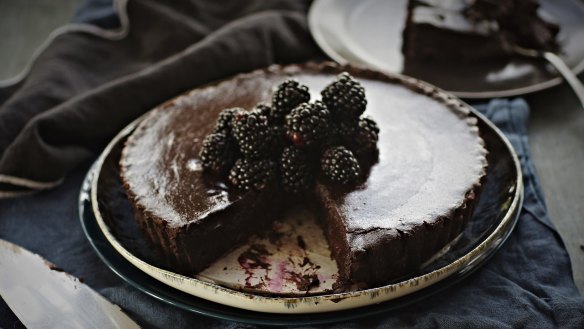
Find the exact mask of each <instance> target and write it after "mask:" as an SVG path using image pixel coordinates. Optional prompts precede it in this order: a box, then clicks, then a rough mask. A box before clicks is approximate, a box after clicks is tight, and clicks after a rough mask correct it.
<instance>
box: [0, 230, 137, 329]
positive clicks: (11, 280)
mask: <svg viewBox="0 0 584 329" xmlns="http://www.w3.org/2000/svg"><path fill="white" fill-rule="evenodd" d="M0 296H2V298H3V299H4V301H5V302H6V303H7V304H8V306H9V307H10V308H11V309H12V311H13V312H14V314H16V316H17V317H18V318H19V319H20V321H22V323H23V324H24V325H25V326H26V327H27V328H140V326H138V325H137V324H136V323H135V322H134V321H132V320H131V319H130V318H129V317H128V316H127V315H126V314H124V313H123V312H122V310H121V309H120V307H119V306H117V305H114V304H112V303H110V302H109V301H108V300H107V299H105V298H104V297H102V296H101V295H99V294H98V293H97V292H95V291H93V290H92V289H91V288H89V287H88V286H86V285H85V284H83V283H82V282H81V281H79V279H78V278H75V277H74V276H72V275H70V274H67V273H65V272H63V271H62V270H61V269H59V268H57V267H56V266H55V265H53V264H52V263H50V262H48V261H47V260H45V259H43V258H42V257H41V256H39V255H36V254H33V253H31V252H30V251H28V250H26V249H24V248H23V247H20V246H17V245H15V244H13V243H10V242H8V241H5V240H2V239H0Z"/></svg>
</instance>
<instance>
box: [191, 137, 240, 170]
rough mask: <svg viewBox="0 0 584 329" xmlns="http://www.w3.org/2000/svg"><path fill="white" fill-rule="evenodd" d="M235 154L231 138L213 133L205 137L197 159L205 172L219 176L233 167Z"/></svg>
mask: <svg viewBox="0 0 584 329" xmlns="http://www.w3.org/2000/svg"><path fill="white" fill-rule="evenodd" d="M236 154H237V152H236V150H235V146H234V145H233V141H232V140H231V138H229V137H228V136H227V135H225V134H222V133H215V134H209V135H207V136H206V137H205V139H204V140H203V147H202V148H201V151H200V153H199V157H200V159H201V161H202V162H203V168H204V169H205V170H208V171H210V172H212V173H215V174H220V173H223V172H225V171H227V170H228V169H229V168H230V167H231V166H232V165H233V162H234V161H235V157H236Z"/></svg>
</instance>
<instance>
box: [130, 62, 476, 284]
mask: <svg viewBox="0 0 584 329" xmlns="http://www.w3.org/2000/svg"><path fill="white" fill-rule="evenodd" d="M343 71H348V72H349V73H350V74H351V75H353V76H354V77H355V78H357V79H358V80H359V81H360V82H361V84H362V85H363V86H364V88H365V91H366V97H367V99H368V107H367V110H366V112H365V114H366V115H369V116H371V117H373V119H375V120H376V121H377V122H378V124H379V126H380V129H381V132H380V135H379V142H378V148H379V156H378V159H377V161H376V162H375V163H374V164H373V165H372V166H371V168H370V170H369V174H368V177H367V178H366V180H365V181H364V182H363V183H362V184H360V185H359V186H357V187H356V188H354V189H351V190H346V189H340V188H337V187H334V186H329V185H317V186H316V187H315V189H314V191H312V192H311V193H310V195H307V196H306V198H304V200H305V201H304V202H305V203H306V206H308V207H310V209H312V211H314V212H316V213H317V214H318V215H319V218H320V220H321V223H322V226H323V228H324V229H325V235H326V238H327V240H328V242H329V245H330V246H331V256H332V257H333V258H334V259H335V260H336V261H337V263H338V267H339V285H338V286H339V288H340V289H348V288H349V287H355V286H357V287H370V286H376V285H381V284H383V283H387V282H390V281H391V280H395V279H397V278H399V277H401V276H404V275H407V274H410V273H412V272H415V271H416V270H417V269H418V268H419V267H420V266H421V264H423V263H424V262H425V261H427V260H428V259H430V258H431V257H432V256H433V255H434V254H435V253H436V252H438V251H439V250H441V249H442V248H443V247H444V246H445V245H447V244H448V243H449V242H450V241H452V240H453V239H455V238H456V237H457V236H458V235H459V233H460V232H461V230H462V228H463V227H464V225H465V222H466V221H467V220H468V219H469V217H470V216H471V214H472V211H473V208H474V205H475V203H476V201H477V199H478V197H479V193H480V190H481V182H482V180H483V178H484V176H485V170H486V163H487V162H486V150H485V148H484V143H483V141H482V139H481V138H480V136H479V131H478V128H477V126H476V119H474V118H472V117H470V116H469V110H468V109H467V108H466V107H463V106H461V105H460V104H461V103H460V102H459V101H458V100H456V101H454V100H453V99H452V98H450V96H448V95H447V94H445V93H444V92H442V91H440V90H438V89H436V88H435V87H433V86H430V85H427V84H425V83H423V82H420V81H418V80H415V79H411V78H406V77H402V76H393V75H392V76H389V75H385V74H382V73H379V72H375V71H371V70H366V69H358V68H353V67H347V66H338V65H334V64H331V63H323V64H315V63H309V64H304V65H289V66H271V67H269V68H267V69H263V70H258V71H254V72H251V73H248V74H241V75H237V76H235V77H233V78H231V79H228V80H224V81H221V82H218V83H216V84H212V85H209V86H206V87H203V88H199V89H195V90H193V91H191V92H189V93H187V94H185V95H182V96H180V97H178V98H175V99H173V100H171V101H169V102H167V103H165V104H163V105H161V106H159V107H158V108H156V109H154V110H153V111H152V112H151V113H150V114H149V115H147V116H146V117H145V118H144V120H143V121H142V122H141V123H140V125H139V126H138V127H137V129H136V130H135V131H134V133H133V134H132V135H131V136H130V137H129V139H128V141H127V142H126V145H125V147H124V149H123V151H122V157H121V160H120V166H121V176H122V180H123V182H124V186H125V188H126V190H127V192H128V196H129V198H130V201H131V202H132V204H133V206H134V209H135V216H136V219H137V221H138V223H139V224H140V226H141V228H142V230H143V231H144V233H145V235H146V236H147V237H148V239H149V240H150V241H151V242H152V243H153V245H155V246H156V247H157V249H159V250H160V251H161V252H162V253H163V254H164V255H165V257H166V258H167V259H168V262H169V266H172V268H173V269H176V270H177V271H178V272H181V273H183V274H186V275H193V274H195V273H197V272H199V271H201V270H202V269H204V268H205V267H206V266H208V265H209V264H210V263H211V262H212V261H214V260H216V259H217V258H219V257H220V256H221V255H223V254H224V253H226V252H227V251H229V250H231V249H232V248H234V247H235V246H237V245H238V244H240V243H242V242H243V241H244V240H245V239H247V238H248V237H249V236H250V235H251V234H253V233H256V232H260V231H261V230H264V229H266V228H267V227H268V226H269V224H270V223H271V222H272V220H273V219H275V217H276V216H277V215H278V214H280V213H281V212H283V211H285V210H286V209H287V208H288V207H290V206H291V205H292V203H293V202H291V201H290V200H294V199H292V198H289V197H288V196H287V195H285V194H283V192H281V191H280V190H278V189H275V188H274V189H269V190H264V191H262V192H255V191H252V192H241V191H238V190H235V189H233V188H230V187H228V186H227V185H225V184H224V183H222V182H220V181H218V180H216V179H214V178H212V177H209V176H208V175H206V174H205V173H203V171H202V167H201V164H200V161H199V159H198V154H199V149H200V147H201V143H202V140H203V138H204V137H205V136H206V135H207V134H208V133H210V132H211V131H212V129H213V126H214V124H215V121H216V118H217V116H218V114H219V112H220V111H221V110H223V109H224V108H228V107H235V106H238V107H243V108H246V109H251V108H252V107H253V106H254V105H255V104H257V103H258V102H262V101H264V102H269V100H270V99H271V95H272V93H273V88H274V86H276V85H278V84H279V83H280V82H282V81H283V80H285V79H287V78H289V77H293V78H296V79H298V80H299V81H300V82H301V83H303V84H305V85H307V86H308V87H309V88H310V90H311V93H312V99H313V100H314V99H318V98H319V92H320V90H322V89H323V88H324V86H325V85H327V84H328V83H330V82H331V81H333V79H334V78H335V76H336V75H337V74H338V73H340V72H343Z"/></svg>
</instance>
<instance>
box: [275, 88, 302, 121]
mask: <svg viewBox="0 0 584 329" xmlns="http://www.w3.org/2000/svg"><path fill="white" fill-rule="evenodd" d="M308 101H310V92H309V91H308V87H306V86H305V85H302V84H300V83H298V81H296V80H293V79H288V80H286V81H284V82H282V83H281V84H280V85H278V87H277V89H276V91H275V92H274V95H273V96H272V115H271V117H272V118H273V119H274V122H276V123H282V122H284V120H285V119H286V115H288V113H290V111H292V110H293V109H294V108H296V107H297V106H298V105H300V104H302V103H306V102H308Z"/></svg>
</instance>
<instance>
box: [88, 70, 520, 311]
mask: <svg viewBox="0 0 584 329" xmlns="http://www.w3.org/2000/svg"><path fill="white" fill-rule="evenodd" d="M387 75H388V76H390V77H395V78H397V80H399V81H400V83H397V82H396V84H400V85H402V86H405V83H406V82H408V83H419V84H421V85H422V86H424V87H426V88H430V89H431V90H434V91H436V92H437V93H439V94H443V96H444V97H447V98H448V99H449V100H450V101H453V102H456V103H457V104H460V105H461V106H463V107H464V108H465V109H468V110H469V111H470V112H471V113H472V115H474V116H475V117H477V119H478V120H481V121H482V122H483V123H484V124H486V125H487V126H489V128H490V129H491V130H493V132H494V133H495V134H496V136H497V137H498V138H499V139H500V140H501V141H502V142H503V144H504V145H505V146H506V148H507V151H508V152H509V154H510V156H511V158H512V160H513V161H512V162H513V164H514V166H515V175H516V177H517V180H516V188H515V191H514V193H513V200H512V202H511V205H510V207H509V209H508V210H507V213H506V214H505V216H504V218H503V219H501V221H500V222H499V224H498V225H497V227H496V228H495V229H494V231H493V232H492V233H491V234H489V236H487V237H486V238H485V239H484V240H483V241H482V242H481V243H480V244H479V245H477V246H476V247H475V248H473V249H472V250H470V251H469V252H467V253H466V254H465V255H462V256H460V257H459V258H458V259H457V260H455V261H453V262H451V263H449V264H448V265H446V266H443V267H441V268H439V269H436V270H434V271H432V272H429V273H426V274H424V275H421V276H417V277H414V278H410V279H408V280H405V281H401V282H398V283H394V284H390V285H385V286H381V287H375V288H370V289H365V290H359V291H354V292H344V293H337V294H323V295H317V296H306V297H274V296H261V295H256V294H252V293H248V292H241V291H237V290H234V289H230V288H227V287H223V286H219V285H216V284H213V283H210V282H205V281H201V280H198V279H196V278H191V277H186V276H183V275H180V274H177V273H174V272H171V271H167V270H164V269H161V268H158V267H156V266H153V265H150V264H148V263H147V262H145V261H143V260H141V259H139V258H138V257H136V256H134V255H133V254H131V253H130V252H129V251H128V250H126V249H125V248H124V247H123V246H122V245H121V243H120V242H119V241H117V239H116V238H115V237H114V236H113V234H112V233H111V232H110V231H109V228H108V226H107V224H106V223H105V221H104V220H103V218H102V217H101V214H100V211H99V209H98V204H99V202H98V199H97V182H98V179H99V174H96V175H94V176H93V179H92V180H91V189H90V200H91V201H92V202H91V203H92V210H93V214H94V216H95V217H96V220H97V222H98V225H99V227H100V228H101V230H102V232H103V234H104V235H105V237H106V239H107V240H108V241H109V243H110V244H111V245H112V246H113V247H114V248H115V249H116V250H117V251H118V252H119V253H120V254H121V255H122V256H123V257H124V258H126V259H127V260H128V261H129V262H130V263H132V264H133V265H134V266H136V267H138V268H140V270H142V271H143V272H145V273H146V274H148V275H150V276H152V277H154V278H155V279H157V280H160V278H157V277H156V275H158V276H160V277H162V278H166V279H169V280H170V283H169V282H168V280H167V281H162V280H161V281H162V282H163V283H164V284H167V285H169V286H170V287H173V288H176V289H179V290H181V289H180V288H179V287H178V286H177V285H180V284H182V283H183V282H186V283H187V284H189V283H190V284H192V285H195V286H196V285H200V287H199V289H207V291H205V290H203V293H202V295H203V296H204V297H203V296H201V295H194V296H196V297H199V298H205V299H207V300H210V301H213V302H217V303H220V304H223V305H228V306H231V307H238V308H243V309H247V310H250V311H259V312H268V313H287V314H290V313H317V312H331V311H338V310H346V309H352V308H357V307H363V306H368V305H370V304H373V303H379V302H384V301H389V300H392V299H395V298H400V297H403V296H405V295H409V294H412V293H415V292H417V291H419V290H422V289H425V288H427V287H429V286H431V285H433V284H436V283H438V282H440V281H442V280H445V279H447V278H448V277H449V276H451V275H453V274H455V273H456V272H457V271H461V270H463V269H464V265H465V263H469V262H470V261H471V260H474V259H476V258H477V257H478V256H479V255H480V254H481V252H482V251H483V250H484V249H486V248H489V247H492V246H493V244H494V243H495V242H496V240H497V238H500V237H501V236H502V235H503V234H504V233H505V229H508V228H509V226H510V224H511V228H510V230H512V229H513V227H514V221H513V218H511V217H513V214H514V213H517V214H515V217H517V216H518V211H517V209H519V210H520V206H521V203H522V197H521V196H522V193H523V179H522V171H521V166H520V162H519V158H518V156H517V154H516V152H515V150H514V148H513V146H512V145H511V143H510V142H509V140H508V139H507V138H506V136H504V135H503V133H502V132H501V131H500V130H499V129H498V128H497V127H496V126H495V125H494V124H493V123H492V122H490V120H488V119H487V118H486V117H484V116H483V115H482V114H481V113H479V112H478V111H476V110H475V109H474V108H472V107H471V106H470V105H468V104H466V103H464V102H463V101H461V100H460V99H457V98H456V97H452V96H450V95H449V94H448V93H446V92H444V91H442V90H441V89H439V88H437V87H434V86H432V85H430V84H428V83H425V82H422V81H420V80H418V79H414V78H411V77H407V76H404V75H401V74H395V73H391V74H387ZM178 97H184V94H183V95H179V96H177V98H178ZM149 113H150V112H147V113H145V114H144V115H142V116H141V117H140V118H138V119H136V120H134V121H133V122H132V123H130V124H129V125H128V126H126V127H125V128H124V129H122V130H121V131H120V132H119V133H118V134H117V135H116V137H114V139H112V141H110V143H109V144H108V146H107V147H106V148H105V149H104V151H103V152H102V154H101V155H100V157H99V158H98V159H97V161H96V162H95V163H94V168H95V171H96V172H97V173H99V172H100V171H101V167H102V165H103V163H104V160H105V158H106V157H107V156H108V155H109V153H110V152H111V150H112V149H113V147H114V146H115V145H117V143H118V142H119V141H120V139H122V138H124V137H125V136H126V135H129V134H130V133H131V131H132V130H133V129H134V128H135V127H136V126H137V125H138V124H139V122H140V121H141V120H142V119H143V118H144V117H145V116H147V115H149ZM509 234H510V233H509ZM503 242H504V241H503ZM501 245H502V242H500V243H499V244H497V245H496V246H497V249H498V248H499V247H500V246H501ZM469 259H470V260H469ZM141 267H145V268H147V269H149V270H150V271H152V272H154V273H155V275H154V274H152V273H150V272H149V271H146V270H144V269H142V268H141ZM440 272H446V274H443V273H442V274H441V273H440ZM176 282H179V283H180V284H177V283H176ZM404 287H409V288H411V290H410V291H401V292H400V293H396V294H390V293H391V292H393V291H394V290H396V289H398V288H400V289H402V290H404V289H406V288H404ZM388 291H389V292H388ZM218 292H220V293H224V294H226V296H230V297H236V298H233V300H232V299H231V298H228V299H227V301H225V300H222V301H219V297H217V296H214V295H213V294H215V295H217V294H218ZM388 295H392V297H391V298H385V299H384V298H383V297H385V296H388ZM379 296H381V297H379ZM364 297H366V298H367V299H368V300H367V301H366V302H365V303H363V304H359V305H357V306H352V303H338V301H339V299H342V300H344V299H352V298H364ZM234 300H235V301H234ZM250 301H255V302H256V303H250ZM256 304H257V305H256ZM326 304H328V305H326ZM270 305H271V307H272V308H270V309H266V306H270ZM274 305H275V306H274ZM323 305H324V306H323Z"/></svg>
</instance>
